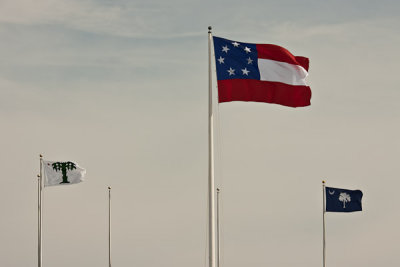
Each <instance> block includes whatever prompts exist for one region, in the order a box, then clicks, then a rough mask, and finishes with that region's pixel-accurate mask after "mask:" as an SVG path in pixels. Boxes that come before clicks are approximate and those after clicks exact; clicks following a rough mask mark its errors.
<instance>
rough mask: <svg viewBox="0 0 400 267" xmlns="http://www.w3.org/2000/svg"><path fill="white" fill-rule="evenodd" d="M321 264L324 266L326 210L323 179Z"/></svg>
mask: <svg viewBox="0 0 400 267" xmlns="http://www.w3.org/2000/svg"><path fill="white" fill-rule="evenodd" d="M322 196H323V197H322V202H323V204H322V207H323V210H322V231H323V233H322V266H323V267H325V266H326V261H325V260H326V252H325V250H326V242H325V212H326V206H325V205H326V196H325V181H322Z"/></svg>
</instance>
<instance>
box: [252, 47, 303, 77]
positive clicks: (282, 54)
mask: <svg viewBox="0 0 400 267" xmlns="http://www.w3.org/2000/svg"><path fill="white" fill-rule="evenodd" d="M256 47H257V53H258V58H264V59H271V60H276V61H281V62H286V63H289V64H294V65H300V66H302V67H303V68H305V69H306V70H307V71H308V66H309V60H308V58H306V57H296V56H294V55H292V53H290V52H289V51H288V50H287V49H285V48H283V47H281V46H278V45H273V44H257V45H256Z"/></svg>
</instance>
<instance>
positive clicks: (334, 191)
mask: <svg viewBox="0 0 400 267" xmlns="http://www.w3.org/2000/svg"><path fill="white" fill-rule="evenodd" d="M362 197H363V193H362V192H361V191H360V190H348V189H340V188H333V187H325V198H326V211H327V212H328V211H330V212H352V211H361V210H362V206H361V199H362Z"/></svg>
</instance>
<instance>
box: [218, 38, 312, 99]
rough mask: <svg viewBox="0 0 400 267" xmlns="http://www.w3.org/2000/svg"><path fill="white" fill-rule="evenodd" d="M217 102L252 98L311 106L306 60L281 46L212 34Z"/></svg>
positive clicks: (307, 63) (307, 62)
mask: <svg viewBox="0 0 400 267" xmlns="http://www.w3.org/2000/svg"><path fill="white" fill-rule="evenodd" d="M213 40H214V52H215V64H216V70H217V81H218V100H219V102H220V103H221V102H230V101H255V102H266V103H274V104H280V105H284V106H289V107H304V106H309V105H310V99H311V89H310V87H309V86H308V85H307V84H306V81H305V78H306V77H307V75H308V66H309V60H308V58H306V57H299V56H294V55H292V54H291V53H290V52H289V51H288V50H286V49H285V48H283V47H280V46H277V45H272V44H252V43H243V42H237V41H231V40H228V39H224V38H220V37H215V36H214V37H213Z"/></svg>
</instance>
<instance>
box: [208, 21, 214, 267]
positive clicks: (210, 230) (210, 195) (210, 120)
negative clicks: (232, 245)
mask: <svg viewBox="0 0 400 267" xmlns="http://www.w3.org/2000/svg"><path fill="white" fill-rule="evenodd" d="M211 43H212V34H211V26H209V27H208V212H209V214H208V220H209V221H208V234H209V235H208V242H209V245H208V249H209V250H208V257H209V265H208V266H209V267H215V219H214V215H215V200H214V198H215V191H214V146H213V145H214V144H213V143H214V142H213V141H214V138H213V110H212V104H213V101H212V73H211Z"/></svg>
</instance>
